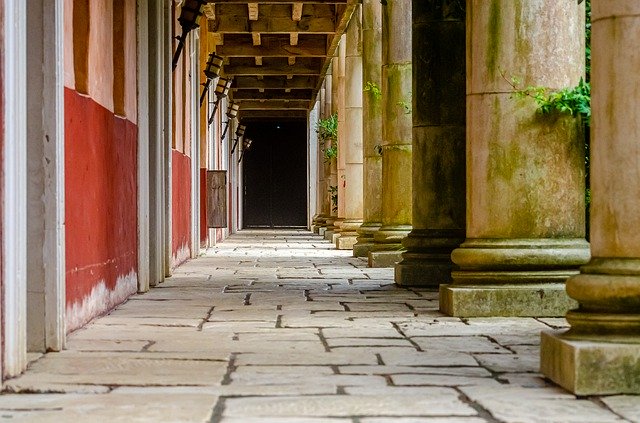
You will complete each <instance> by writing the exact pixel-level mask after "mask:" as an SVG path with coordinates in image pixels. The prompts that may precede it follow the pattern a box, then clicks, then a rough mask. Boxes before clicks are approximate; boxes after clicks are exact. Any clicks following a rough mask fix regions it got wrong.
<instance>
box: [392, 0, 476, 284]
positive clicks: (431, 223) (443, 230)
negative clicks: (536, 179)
mask: <svg viewBox="0 0 640 423" xmlns="http://www.w3.org/2000/svg"><path fill="white" fill-rule="evenodd" d="M412 16H413V218H412V222H413V230H412V231H411V233H410V234H409V236H408V237H407V238H405V239H404V241H403V242H402V244H403V245H404V247H405V248H406V249H407V251H406V252H405V253H404V254H403V255H402V262H400V263H399V264H398V266H396V274H395V280H396V283H397V284H399V285H403V286H435V287H437V286H438V285H439V284H441V283H447V282H450V280H451V270H452V267H453V263H452V262H451V252H452V251H453V250H454V249H455V248H457V247H458V246H459V245H460V244H461V243H462V242H463V241H464V238H465V222H466V219H465V218H466V216H465V202H466V200H465V195H466V194H465V169H466V165H465V121H466V119H465V113H466V105H465V101H466V100H465V99H466V97H465V94H466V93H465V88H466V69H465V67H466V63H465V60H466V47H465V42H466V40H465V4H464V2H451V1H450V0H433V1H424V0H414V1H413V11H412Z"/></svg>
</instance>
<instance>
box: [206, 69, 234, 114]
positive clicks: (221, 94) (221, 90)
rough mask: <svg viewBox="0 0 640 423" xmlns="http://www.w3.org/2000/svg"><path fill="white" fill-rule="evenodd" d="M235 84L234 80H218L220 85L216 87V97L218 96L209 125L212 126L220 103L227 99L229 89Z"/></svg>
mask: <svg viewBox="0 0 640 423" xmlns="http://www.w3.org/2000/svg"><path fill="white" fill-rule="evenodd" d="M232 82H233V79H232V78H222V77H221V78H220V79H218V85H216V90H215V91H214V93H215V95H216V102H215V104H214V105H213V111H212V112H211V115H210V116H209V125H211V124H212V123H213V118H214V116H215V114H216V111H217V110H218V104H220V101H221V100H222V99H223V98H225V97H226V96H227V95H229V89H231V83H232Z"/></svg>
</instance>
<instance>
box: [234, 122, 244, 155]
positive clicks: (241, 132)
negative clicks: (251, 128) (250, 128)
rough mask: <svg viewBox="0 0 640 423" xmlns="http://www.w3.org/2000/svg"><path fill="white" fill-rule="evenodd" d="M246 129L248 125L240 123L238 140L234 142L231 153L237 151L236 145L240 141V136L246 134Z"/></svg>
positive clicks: (237, 134) (237, 131) (237, 133)
mask: <svg viewBox="0 0 640 423" xmlns="http://www.w3.org/2000/svg"><path fill="white" fill-rule="evenodd" d="M246 129H247V127H246V126H245V125H238V128H237V129H236V140H235V141H234V142H233V148H232V149H231V154H233V152H234V151H236V147H237V146H238V141H240V138H242V137H243V136H244V131H245V130H246Z"/></svg>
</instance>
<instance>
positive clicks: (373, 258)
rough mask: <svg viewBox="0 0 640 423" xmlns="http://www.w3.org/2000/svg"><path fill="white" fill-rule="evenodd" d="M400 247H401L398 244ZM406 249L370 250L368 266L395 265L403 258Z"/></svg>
mask: <svg viewBox="0 0 640 423" xmlns="http://www.w3.org/2000/svg"><path fill="white" fill-rule="evenodd" d="M389 247H393V245H389ZM398 247H401V246H399V245H398ZM374 248H380V245H379V244H377V245H376V246H375V247H374ZM403 252H404V250H401V249H398V250H375V249H374V250H373V251H369V255H368V258H369V260H368V266H369V267H376V268H382V267H393V266H395V265H396V264H398V263H399V262H400V261H401V260H402V253H403Z"/></svg>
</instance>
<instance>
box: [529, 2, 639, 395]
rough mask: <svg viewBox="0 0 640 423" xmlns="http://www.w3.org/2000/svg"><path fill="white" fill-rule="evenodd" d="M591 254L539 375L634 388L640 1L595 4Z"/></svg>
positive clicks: (598, 388)
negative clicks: (564, 325)
mask: <svg viewBox="0 0 640 423" xmlns="http://www.w3.org/2000/svg"><path fill="white" fill-rule="evenodd" d="M591 5H592V22H593V24H592V59H593V62H592V63H593V66H592V69H591V78H592V83H593V93H592V109H593V116H592V132H591V198H592V199H593V201H592V203H591V225H590V228H591V251H592V255H593V258H592V259H591V261H590V263H589V264H588V265H587V266H583V267H582V268H581V273H580V274H579V275H576V276H574V277H572V278H570V279H569V280H568V281H567V292H568V293H569V295H570V296H571V298H573V299H575V300H577V301H578V303H579V307H578V308H577V309H575V310H573V311H570V312H569V313H568V314H567V320H568V321H569V323H570V324H571V329H570V330H569V331H568V332H566V333H564V334H551V333H544V334H543V337H542V346H541V369H542V372H543V373H544V374H545V375H547V376H548V377H549V378H551V379H552V380H553V381H555V382H556V383H559V384H560V385H562V386H563V387H564V388H566V389H568V390H570V391H572V392H574V393H576V394H578V395H608V394H640V232H638V228H639V227H640V179H639V178H638V173H640V150H638V143H639V142H640V122H639V121H638V117H637V111H638V109H639V108H640V97H638V96H637V95H634V94H633V93H638V92H640V74H638V69H639V68H640V53H639V52H638V49H637V41H638V38H639V37H640V3H637V2H634V1H625V0H592V2H591Z"/></svg>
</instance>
